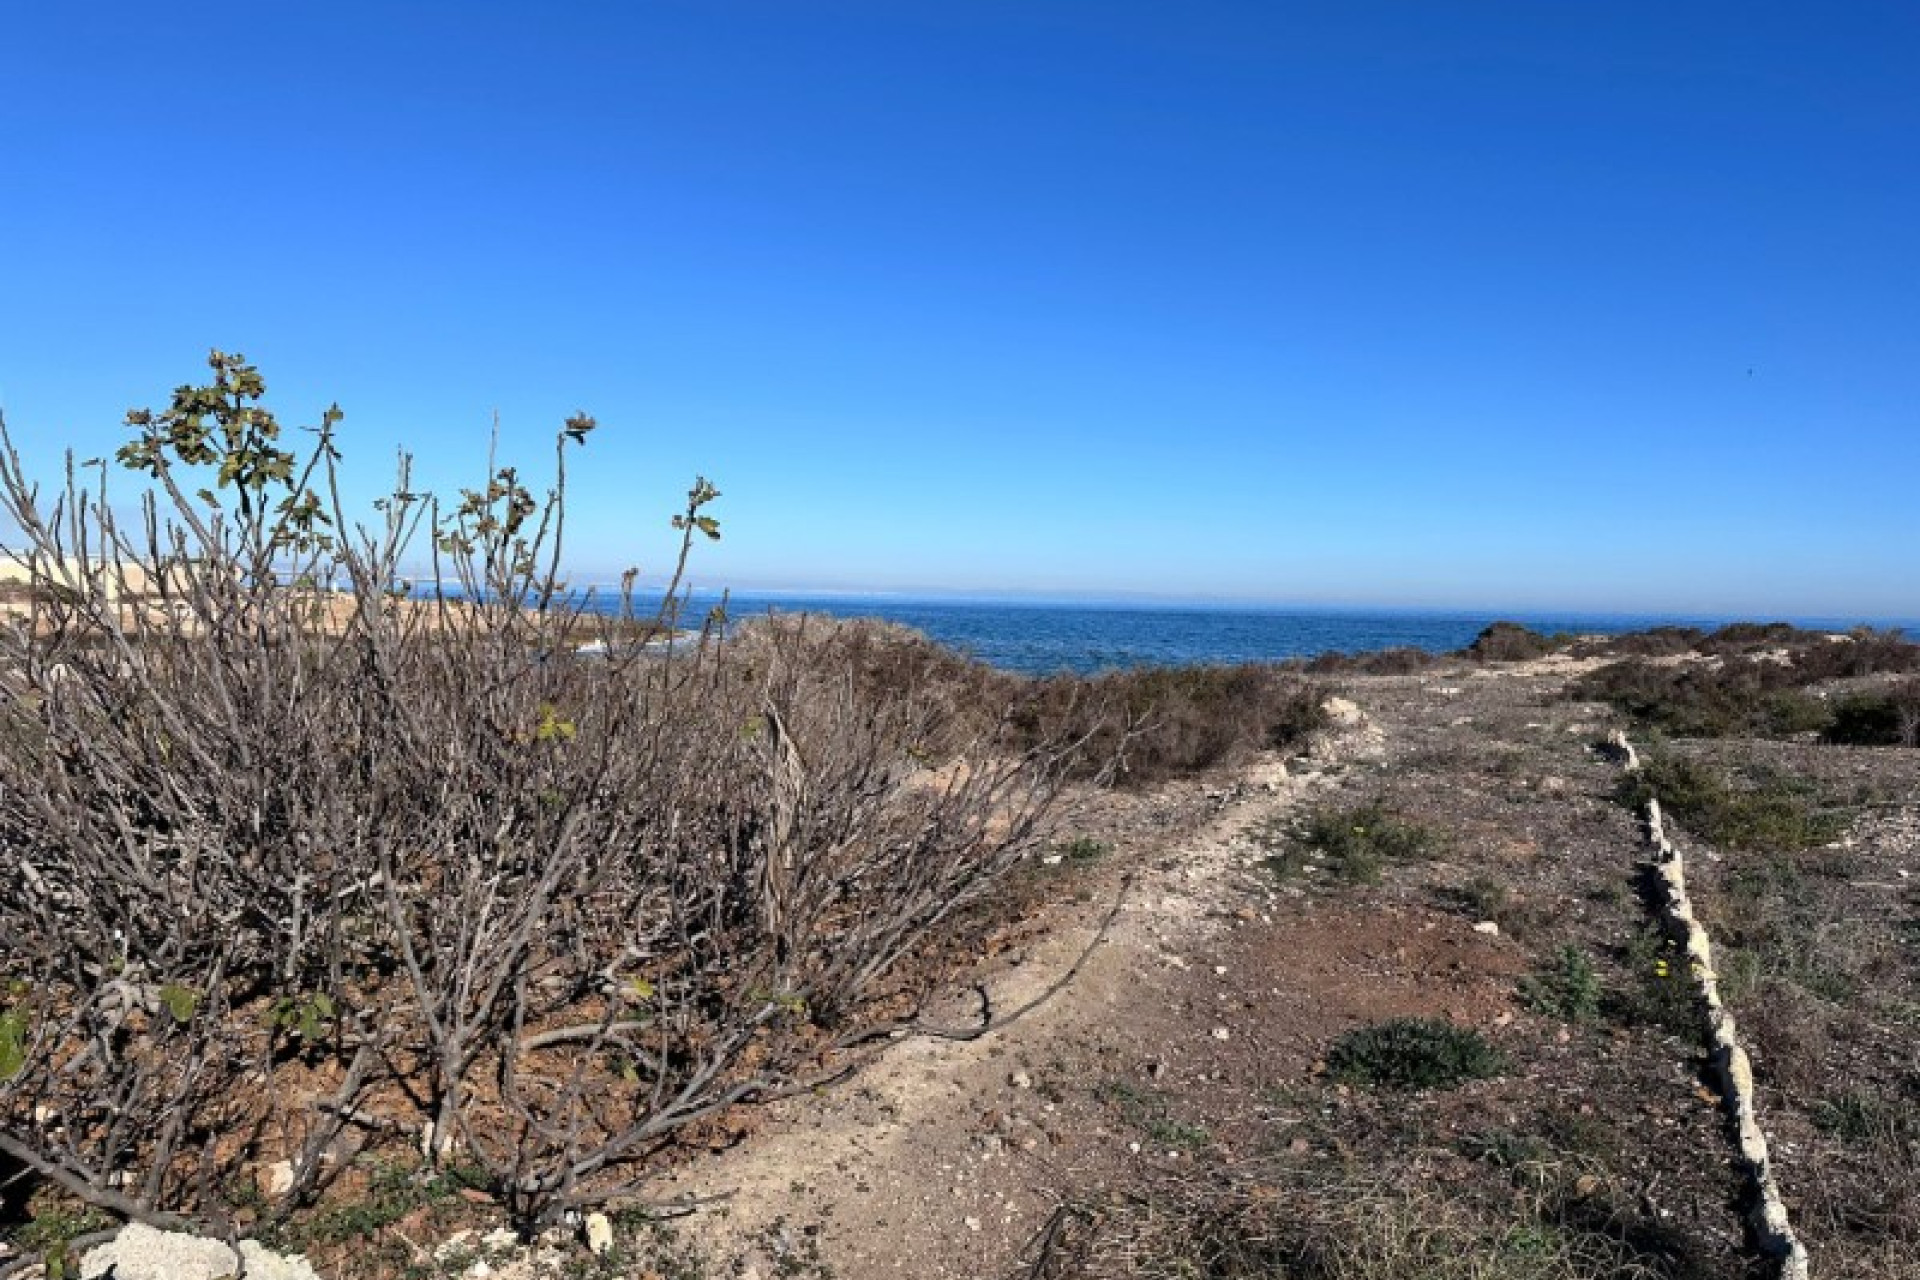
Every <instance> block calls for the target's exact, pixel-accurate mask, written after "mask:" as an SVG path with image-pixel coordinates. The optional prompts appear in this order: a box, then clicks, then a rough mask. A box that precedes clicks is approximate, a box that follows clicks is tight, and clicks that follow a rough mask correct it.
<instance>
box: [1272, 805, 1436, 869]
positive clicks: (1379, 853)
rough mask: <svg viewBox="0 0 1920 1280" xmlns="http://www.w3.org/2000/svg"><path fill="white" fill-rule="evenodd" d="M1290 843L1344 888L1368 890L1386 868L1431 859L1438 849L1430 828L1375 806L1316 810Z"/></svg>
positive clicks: (1434, 834) (1434, 833)
mask: <svg viewBox="0 0 1920 1280" xmlns="http://www.w3.org/2000/svg"><path fill="white" fill-rule="evenodd" d="M1293 838H1294V839H1295V840H1296V841H1297V842H1298V843H1299V844H1301V845H1303V846H1304V847H1306V848H1307V849H1310V850H1313V851H1314V852H1316V853H1318V854H1320V855H1321V856H1322V857H1324V858H1325V859H1326V860H1327V863H1328V866H1329V869H1330V870H1331V871H1332V872H1333V873H1334V874H1335V875H1336V876H1338V877H1339V878H1340V879H1342V880H1344V881H1346V882H1347V883H1349V884H1372V883H1374V882H1375V881H1377V880H1378V879H1379V878H1380V872H1381V869H1382V868H1383V867H1384V866H1385V865H1386V864H1387V863H1390V862H1410V861H1414V860H1416V859H1420V858H1430V857H1433V856H1435V855H1436V854H1437V853H1438V852H1439V851H1440V847H1441V844H1442V841H1441V838H1440V836H1439V834H1438V833H1437V832H1435V831H1434V830H1433V829H1432V828H1430V827H1426V826H1423V825H1421V824H1420V823H1417V822H1412V821H1409V820H1407V819H1405V818H1402V817H1400V816H1399V815H1398V814H1396V813H1394V812H1392V811H1391V810H1389V809H1388V808H1387V807H1386V805H1385V803H1384V802H1382V801H1379V800H1371V801H1368V802H1367V803H1365V804H1362V805H1359V806H1357V807H1354V808H1319V809H1315V810H1313V811H1311V812H1310V813H1308V814H1307V816H1306V819H1305V821H1304V823H1303V824H1302V826H1301V827H1300V828H1299V830H1298V831H1297V832H1296V833H1295V834H1294V837H1293Z"/></svg>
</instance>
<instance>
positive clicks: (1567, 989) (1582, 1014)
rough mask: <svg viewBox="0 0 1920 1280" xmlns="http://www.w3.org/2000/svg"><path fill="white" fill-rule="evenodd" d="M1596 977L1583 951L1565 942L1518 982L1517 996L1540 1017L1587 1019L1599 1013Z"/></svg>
mask: <svg viewBox="0 0 1920 1280" xmlns="http://www.w3.org/2000/svg"><path fill="white" fill-rule="evenodd" d="M1600 996H1601V990H1600V978H1599V975H1598V974H1596V973H1595V972H1594V971H1593V962H1592V961H1590V960H1588V959H1587V953H1586V952H1584V951H1582V950H1581V949H1580V948H1579V947H1577V946H1574V945H1573V944H1572V943H1568V944H1567V945H1566V946H1563V947H1561V948H1560V950H1559V951H1557V952H1556V953H1555V954H1554V957H1553V959H1552V960H1551V961H1549V962H1548V963H1547V964H1546V965H1544V966H1542V967H1541V968H1540V969H1539V970H1537V971H1536V972H1534V973H1532V974H1530V975H1528V976H1527V977H1526V978H1524V979H1522V980H1521V982H1520V999H1521V1001H1522V1002H1523V1003H1525V1005H1526V1006H1527V1008H1529V1009H1531V1010H1532V1011H1533V1012H1535V1013H1537V1014H1540V1015H1542V1016H1544V1017H1549V1018H1559V1019H1561V1020H1562V1021H1565V1022H1591V1021H1592V1020H1593V1019H1594V1018H1597V1017H1599V1016H1600Z"/></svg>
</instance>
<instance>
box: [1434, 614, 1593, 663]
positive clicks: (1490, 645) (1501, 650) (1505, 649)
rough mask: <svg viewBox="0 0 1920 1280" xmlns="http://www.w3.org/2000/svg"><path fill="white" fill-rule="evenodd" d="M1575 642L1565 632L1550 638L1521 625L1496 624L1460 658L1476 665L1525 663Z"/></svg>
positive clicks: (1486, 630) (1467, 648)
mask: <svg viewBox="0 0 1920 1280" xmlns="http://www.w3.org/2000/svg"><path fill="white" fill-rule="evenodd" d="M1573 642H1574V637H1572V636H1570V635H1567V634H1566V633H1564V632H1557V633H1555V634H1553V635H1550V636H1549V635H1542V634H1541V633H1540V632H1538V631H1535V630H1534V629H1533V628H1532V627H1527V626H1522V625H1521V624H1520V623H1518V622H1494V623H1490V624H1488V626H1486V627H1485V628H1484V629H1483V630H1482V631H1481V632H1480V634H1479V635H1477V636H1475V637H1474V638H1473V643H1472V644H1469V645H1468V646H1467V647H1466V648H1464V649H1462V650H1461V651H1460V656H1461V657H1463V658H1472V659H1473V660H1474V661H1476V662H1525V661H1527V660H1528V659H1531V658H1543V657H1545V656H1546V655H1547V654H1549V653H1557V652H1559V651H1560V650H1562V649H1565V648H1567V647H1568V646H1569V645H1571V644H1573Z"/></svg>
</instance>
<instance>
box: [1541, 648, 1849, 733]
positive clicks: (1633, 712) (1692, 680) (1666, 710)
mask: <svg viewBox="0 0 1920 1280" xmlns="http://www.w3.org/2000/svg"><path fill="white" fill-rule="evenodd" d="M1797 680H1798V677H1797V675H1796V674H1795V673H1794V671H1793V670H1792V668H1790V667H1787V666H1785V665H1783V664H1781V663H1777V662H1767V661H1756V660H1753V659H1745V658H1742V659H1729V660H1728V661H1726V662H1724V663H1723V664H1721V665H1718V666H1712V665H1707V664H1693V665H1688V666H1679V667H1670V666H1655V665H1654V664H1652V663H1650V662H1646V661H1642V660H1639V659H1629V660H1627V661H1624V662H1616V663H1610V664H1608V665H1607V666H1604V667H1600V668H1598V669H1596V670H1594V671H1590V672H1588V673H1587V674H1586V675H1584V676H1582V677H1580V678H1579V679H1578V680H1575V681H1574V682H1573V683H1572V684H1571V685H1570V686H1569V687H1568V690H1567V696H1568V697H1570V698H1575V699H1578V700H1581V701H1586V702H1604V703H1607V704H1609V705H1610V706H1612V707H1614V708H1615V709H1617V710H1619V711H1622V712H1625V713H1626V714H1627V715H1629V716H1632V717H1633V718H1634V719H1635V720H1636V721H1638V722H1639V723H1641V724H1643V725H1646V726H1648V727H1649V728H1652V729H1656V730H1658V731H1660V732H1661V733H1664V734H1667V735H1669V736H1672V737H1676V738H1720V737H1732V736H1739V737H1763V738H1777V737H1785V736H1788V735H1790V734H1795V733H1805V732H1809V731H1813V730H1819V729H1824V728H1826V727H1827V725H1828V724H1829V723H1830V722H1831V720H1832V714H1833V713H1832V710H1831V709H1830V708H1829V707H1828V706H1827V704H1826V703H1825V702H1823V701H1821V700H1820V699H1818V698H1815V697H1813V696H1812V695H1810V694H1808V693H1805V692H1804V691H1802V690H1801V689H1800V688H1798V687H1797Z"/></svg>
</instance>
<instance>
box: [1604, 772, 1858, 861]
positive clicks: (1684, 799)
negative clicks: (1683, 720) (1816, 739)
mask: <svg viewBox="0 0 1920 1280" xmlns="http://www.w3.org/2000/svg"><path fill="white" fill-rule="evenodd" d="M1614 794H1615V797H1616V798H1617V799H1618V800H1619V801H1620V803H1622V804H1623V805H1625V806H1627V807H1628V808H1630V809H1633V810H1634V811H1635V812H1639V811H1641V810H1643V809H1644V808H1645V806H1646V802H1647V801H1648V800H1649V799H1654V798H1657V799H1658V800H1659V801H1660V806H1661V808H1662V809H1663V810H1664V811H1665V812H1667V813H1668V814H1670V815H1672V816H1673V817H1674V818H1676V819H1678V820H1679V822H1680V823H1681V825H1682V826H1684V827H1685V828H1686V829H1687V830H1688V831H1691V832H1692V833H1693V834H1694V835H1696V836H1698V837H1699V838H1700V839H1702V840H1705V841H1707V842H1708V843H1709V844H1713V845H1718V846H1719V847H1720V848H1722V849H1769V850H1793V849H1808V848H1812V847H1813V846H1815V845H1821V844H1826V843H1828V842H1830V841H1832V840H1835V839H1838V838H1839V836H1840V835H1841V833H1842V832H1844V831H1845V830H1846V826H1847V823H1846V818H1845V816H1844V815H1843V814H1841V813H1839V812H1837V811H1835V810H1834V809H1832V808H1830V807H1828V806H1826V805H1825V804H1824V803H1823V802H1822V797H1821V795H1820V794H1819V792H1818V791H1817V790H1816V789H1815V788H1814V787H1813V786H1812V785H1811V784H1809V783H1807V782H1804V781H1802V780H1800V779H1797V778H1791V777H1788V776H1786V775H1784V774H1779V773H1771V772H1765V773H1760V774H1758V776H1755V777H1752V778H1751V779H1749V780H1748V781H1747V782H1746V783H1745V784H1744V785H1739V784H1736V782H1735V781H1734V779H1733V778H1732V777H1731V776H1730V775H1729V774H1728V773H1727V772H1726V771H1724V770H1722V769H1718V768H1715V767H1714V766H1712V765H1708V764H1703V763H1700V762H1698V761H1695V760H1689V759H1687V758H1685V757H1683V756H1676V755H1672V754H1668V753H1659V754H1649V756H1648V757H1647V759H1646V760H1645V761H1644V762H1643V763H1642V765H1641V767H1640V768H1639V769H1637V770H1635V771H1634V772H1632V773H1629V774H1627V775H1625V776H1624V777H1623V778H1621V780H1620V782H1619V785H1618V786H1617V787H1616V788H1615V792H1614Z"/></svg>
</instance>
